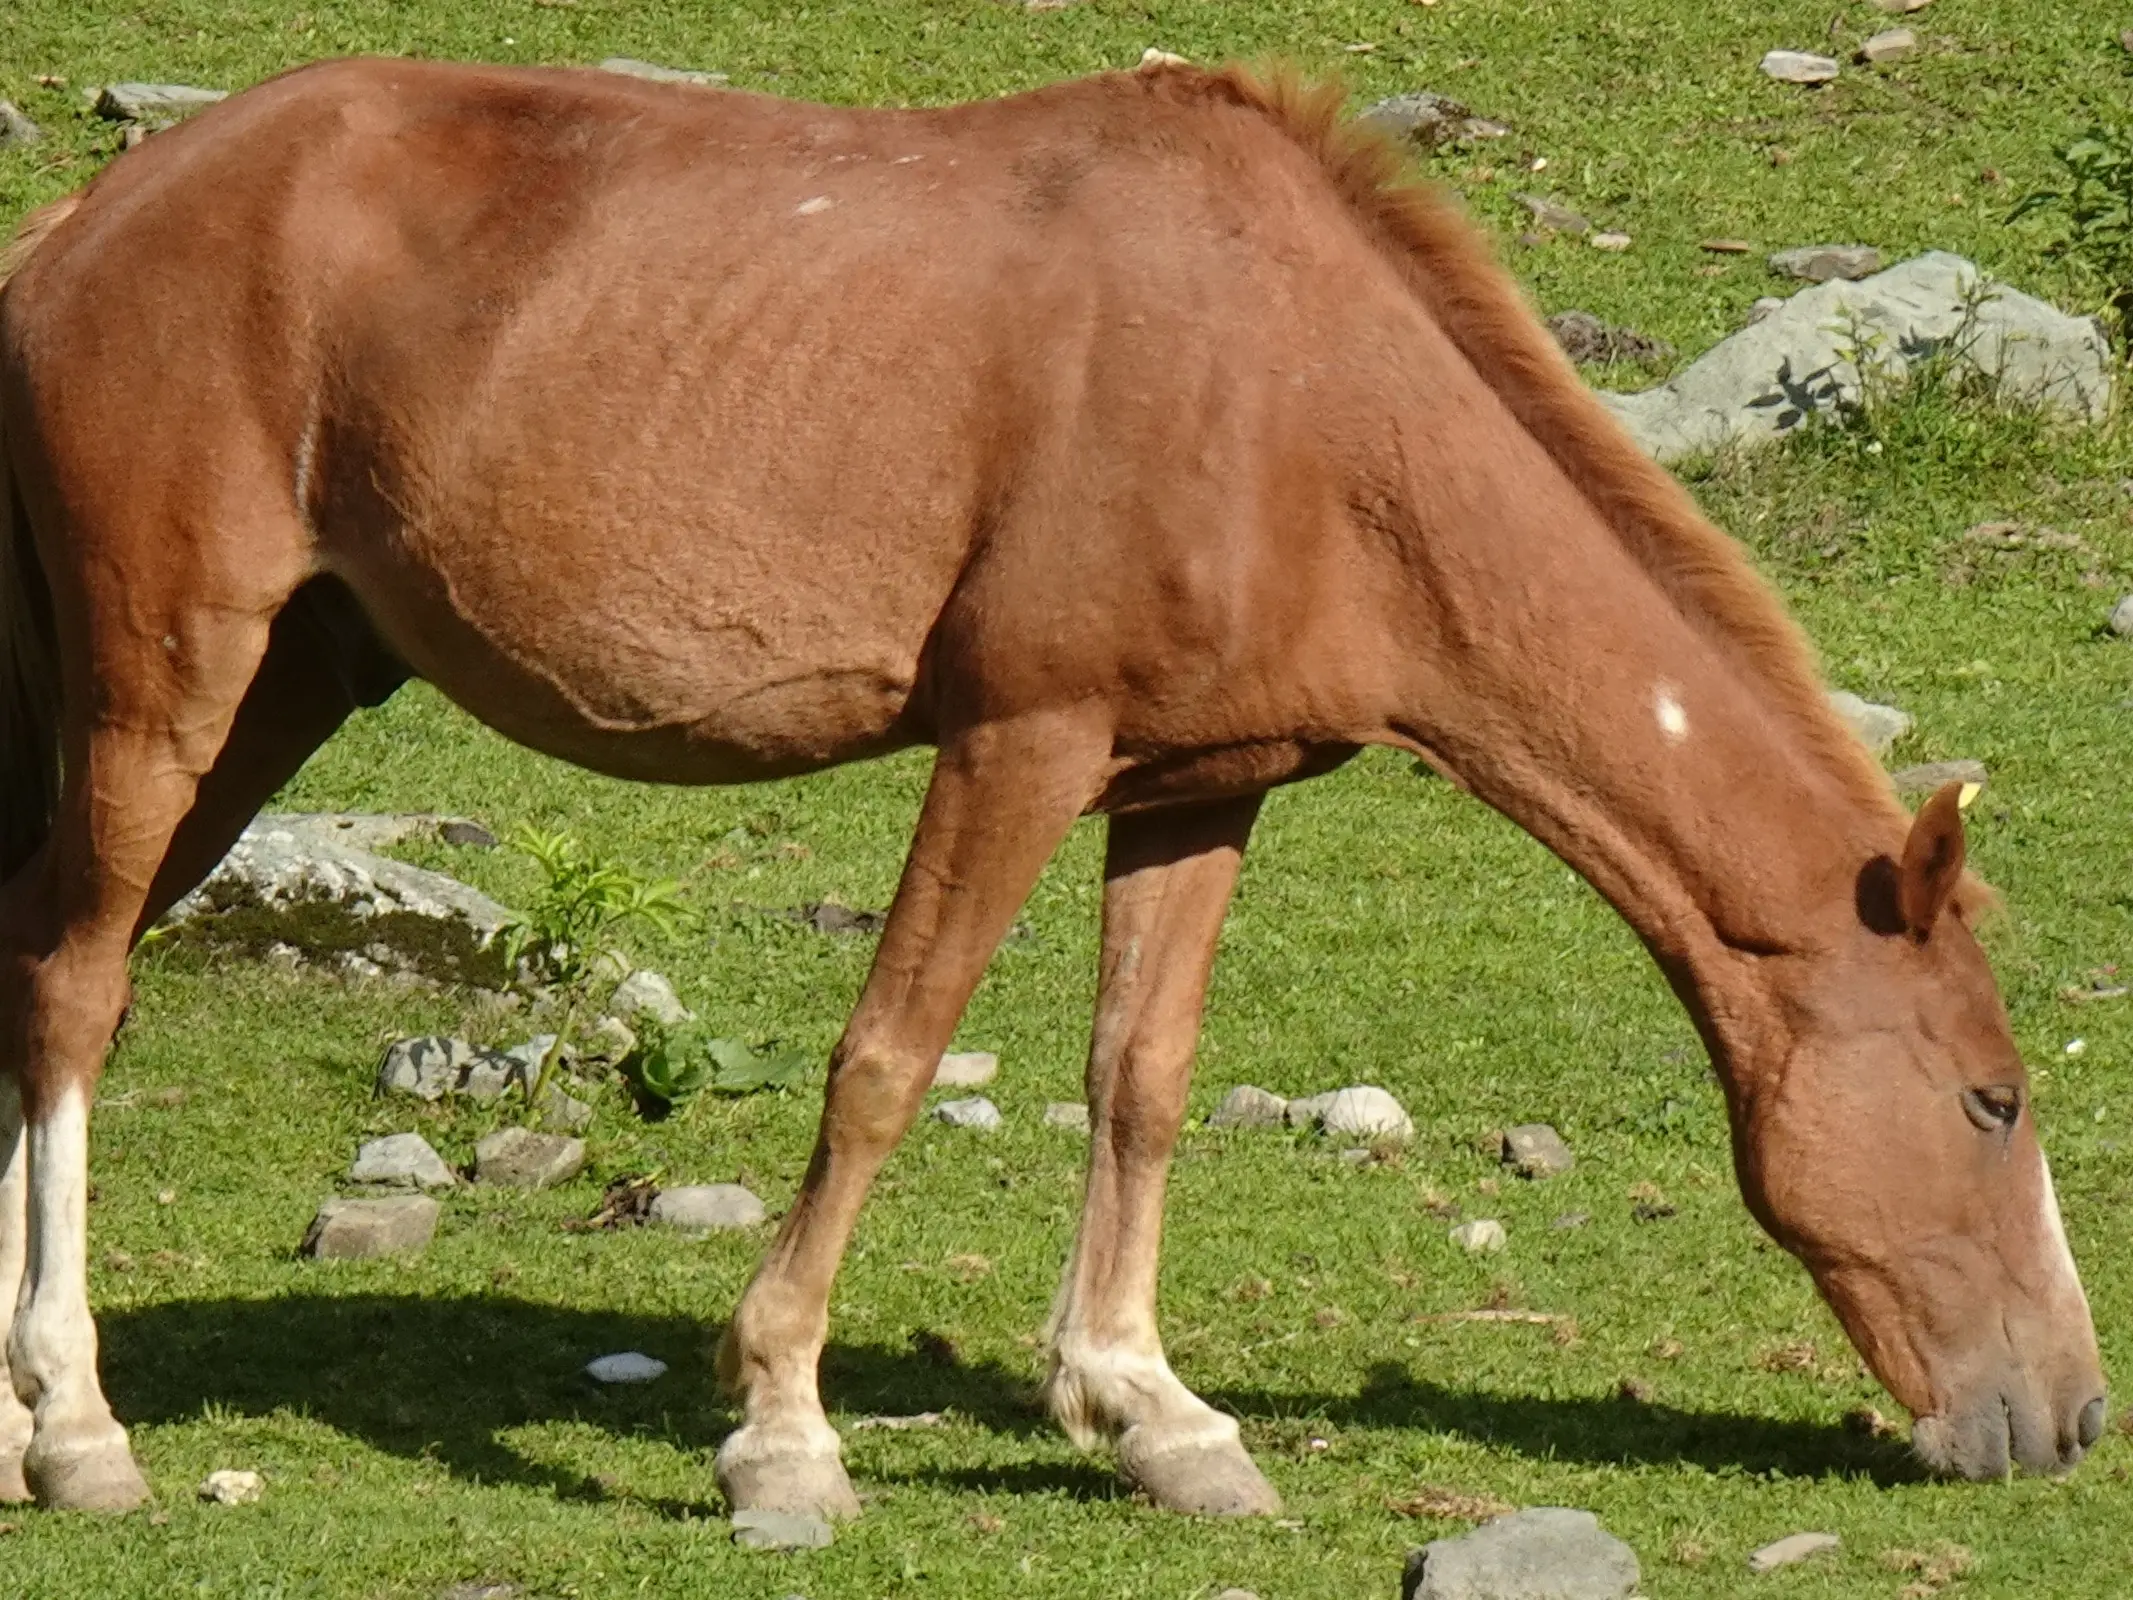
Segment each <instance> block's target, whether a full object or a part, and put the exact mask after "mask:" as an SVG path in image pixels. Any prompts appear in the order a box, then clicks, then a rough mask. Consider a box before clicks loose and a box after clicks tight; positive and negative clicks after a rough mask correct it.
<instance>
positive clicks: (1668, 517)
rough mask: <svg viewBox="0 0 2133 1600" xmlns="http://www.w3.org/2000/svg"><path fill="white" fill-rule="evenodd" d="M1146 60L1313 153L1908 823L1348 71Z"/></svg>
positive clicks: (1695, 604) (1754, 664)
mask: <svg viewBox="0 0 2133 1600" xmlns="http://www.w3.org/2000/svg"><path fill="white" fill-rule="evenodd" d="M1144 74H1145V76H1146V77H1147V79H1148V80H1149V82H1150V87H1151V88H1154V89H1156V90H1157V91H1158V92H1164V93H1168V94H1174V95H1177V96H1178V97H1180V98H1199V99H1204V100H1212V101H1216V102H1222V103H1228V104H1231V105H1238V106H1243V107H1246V108H1248V109H1250V110H1253V111H1256V112H1258V113H1260V114H1261V115H1263V116H1265V117H1266V118H1267V119H1268V120H1269V121H1271V122H1272V123H1273V124H1274V125H1275V126H1276V127H1278V128H1279V129H1280V130H1281V131H1282V132H1283V133H1284V134H1285V135H1287V137H1288V138H1289V139H1290V140H1291V141H1292V142H1293V143H1295V144H1296V145H1297V146H1298V147H1300V148H1301V149H1302V150H1304V151H1305V152H1306V153H1307V154H1308V155H1310V156H1312V157H1313V158H1314V159H1316V161H1317V162H1318V164H1319V165H1320V166H1321V167H1322V168H1324V170H1325V173H1326V176H1327V178H1328V179H1330V180H1331V182H1332V183H1333V186H1334V187H1335V188H1336V189H1337V190H1338V191H1339V192H1340V193H1341V195H1342V197H1343V198H1344V199H1345V200H1346V201H1347V203H1348V205H1349V207H1350V208H1351V209H1352V210H1353V211H1354V213H1355V214H1356V216H1357V218H1358V219H1359V220H1360V221H1361V222H1362V223H1363V224H1364V226H1365V227H1366V228H1367V229H1368V231H1369V232H1370V233H1371V234H1372V235H1373V236H1374V237H1375V238H1376V239H1377V241H1378V243H1379V244H1380V246H1381V247H1382V248H1383V249H1384V250H1385V252H1386V254H1387V256H1388V257H1389V258H1390V259H1391V260H1392V261H1393V262H1394V264H1395V265H1396V266H1398V267H1399V268H1400V270H1401V272H1402V273H1403V275H1404V276H1405V277H1406V279H1407V281H1408V283H1409V284H1410V285H1411V286H1412V288H1413V290H1414V292H1415V294H1416V295H1417V296H1419V297H1420V299H1421V301H1422V303H1423V305H1424V306H1426V307H1427V308H1428V310H1429V312H1430V314H1431V315H1432V316H1433V317H1434V318H1435V319H1436V321H1437V323H1438V325H1439V326H1440V327H1441V328H1442V329H1443V330H1444V332H1445V333H1446V334H1447V335H1448V336H1449V337H1450V338H1451V340H1452V343H1453V344H1454V345H1455V346H1456V347H1457V348H1458V350H1459V351H1460V353H1461V354H1462V355H1464V356H1465V357H1466V359H1467V360H1468V361H1469V362H1470V363H1472V365H1473V367H1474V370H1475V371H1476V372H1477V373H1478V374H1480V376H1481V379H1482V381H1483V382H1485V383H1487V384H1488V385H1489V387H1490V388H1491V389H1493V390H1494V391H1495V392H1496V394H1497V396H1498V398H1500V399H1501V400H1502V401H1503V403H1504V404H1505V405H1506V406H1507V407H1508V408H1509V409H1510V412H1511V414H1512V415H1513V416H1514V417H1516V418H1517V419H1518V421H1519V422H1520V424H1521V425H1523V426H1524V427H1525V429H1526V431H1527V432H1528V433H1530V434H1531V435H1532V436H1533V438H1534V439H1535V440H1536V441H1538V442H1539V444H1540V445H1541V447H1542V448H1543V449H1545V450H1546V451H1547V452H1548V454H1549V456H1550V457H1551V458H1552V459H1553V460H1554V461H1555V464H1556V465H1557V466H1558V467H1559V468H1561V469H1562V471H1563V473H1564V474H1565V475H1566V476H1567V477H1568V478H1569V479H1570V481H1571V482H1572V483H1573V484H1574V485H1576V487H1577V489H1578V491H1579V492H1580V493H1581V494H1582V495H1583V496H1584V497H1585V499H1586V500H1587V502H1588V503H1590V504H1591V505H1592V506H1593V507H1594V509H1595V510H1597V511H1598V512H1599V513H1600V515H1601V517H1602V518H1603V519H1604V520H1605V521H1606V523H1607V525H1608V527H1609V528H1611V529H1612V530H1613V532H1614V535H1615V537H1616V538H1617V539H1619V540H1620V541H1621V542H1622V545H1623V547H1624V548H1625V549H1626V550H1628V552H1629V553H1630V555H1631V556H1632V557H1634V558H1635V560H1636V561H1637V563H1638V565H1639V566H1641V567H1642V568H1643V569H1644V571H1645V572H1646V573H1647V574H1649V575H1650V577H1651V579H1652V581H1653V582H1655V583H1656V584H1658V586H1659V587H1660V589H1661V590H1662V591H1664V593H1665V594H1666V595H1667V597H1668V598H1669V599H1670V600H1671V601H1672V602H1673V604H1674V605H1675V607H1676V608H1677V609H1678V610H1679V611H1680V612H1681V614H1682V615H1683V616H1684V617H1686V618H1687V619H1688V620H1689V621H1690V623H1691V624H1692V625H1693V626H1695V627H1696V628H1698V629H1699V630H1701V631H1702V632H1703V633H1704V634H1705V636H1707V637H1708V638H1710V639H1711V640H1712V641H1714V642H1715V643H1716V644H1718V645H1719V647H1720V648H1721V649H1723V650H1725V651H1726V652H1727V653H1728V654H1729V655H1730V656H1732V657H1733V658H1734V659H1735V660H1736V661H1738V662H1739V663H1741V664H1742V665H1743V666H1744V667H1746V668H1747V670H1748V671H1749V672H1751V673H1752V674H1753V675H1754V678H1755V680H1756V681H1757V682H1759V683H1760V684H1762V685H1763V686H1764V688H1765V689H1766V690H1767V691H1768V693H1769V696H1770V699H1771V701H1772V702H1773V703H1774V704H1775V705H1777V706H1778V707H1780V708H1781V709H1782V711H1783V712H1784V714H1785V715H1786V717H1787V718H1788V719H1789V720H1790V722H1791V723H1792V725H1793V727H1794V728H1795V730H1796V732H1797V734H1798V736H1799V738H1800V740H1801V741H1802V743H1803V744H1805V745H1806V746H1807V748H1808V750H1809V751H1810V752H1811V753H1812V754H1813V755H1815V756H1816V757H1817V758H1819V761H1820V763H1821V765H1822V766H1823V767H1824V768H1825V769H1826V770H1827V771H1828V772H1829V773H1830V774H1831V775H1832V776H1833V777H1835V779H1836V780H1837V781H1838V782H1839V783H1841V784H1842V785H1843V786H1844V788H1845V790H1846V791H1847V792H1848V793H1849V794H1850V795H1851V797H1852V798H1853V799H1854V800H1855V801H1856V802H1857V803H1858V804H1859V805H1860V807H1862V808H1863V809H1864V810H1865V811H1866V813H1867V814H1868V815H1880V816H1883V817H1886V818H1887V819H1889V821H1890V822H1891V823H1892V824H1893V825H1894V826H1895V827H1896V828H1899V829H1900V828H1902V827H1905V826H1906V825H1907V823H1908V818H1907V817H1906V815H1905V813H1904V810H1903V808H1902V806H1901V805H1900V804H1899V803H1898V802H1897V800H1896V796H1895V791H1894V789H1893V787H1892V786H1891V784H1890V783H1889V780H1888V776H1887V775H1886V774H1885V773H1884V772H1883V771H1882V769H1881V766H1880V763H1879V762H1877V761H1875V760H1874V758H1873V756H1872V755H1871V754H1870V753H1869V752H1868V750H1867V749H1866V747H1865V746H1864V745H1863V744H1861V743H1860V741H1859V740H1858V739H1857V738H1856V737H1854V736H1853V734H1852V732H1851V730H1850V729H1849V728H1848V727H1846V726H1845V724H1844V723H1843V721H1842V720H1841V719H1840V718H1839V717H1838V716H1837V714H1836V713H1835V711H1834V710H1833V709H1832V708H1831V706H1830V704H1829V700H1828V697H1827V695H1826V694H1825V692H1824V690H1823V686H1822V680H1821V674H1820V672H1819V671H1818V670H1817V667H1816V663H1815V657H1814V652H1813V649H1812V647H1811V646H1810V645H1809V644H1808V642H1807V638H1806V636H1805V635H1804V634H1803V633H1802V632H1801V631H1800V629H1799V627H1798V625H1797V624H1796V623H1794V622H1793V620H1792V618H1791V617H1790V616H1789V615H1788V614H1787V613H1786V611H1785V609H1784V607H1783V605H1782V604H1781V603H1780V602H1779V600H1778V598H1777V596H1776V594H1775V593H1774V592H1773V591H1772V590H1771V588H1770V587H1769V585H1768V584H1767V583H1765V582H1764V581H1763V579H1762V578H1761V577H1760V576H1759V575H1758V574H1757V573H1756V571H1755V569H1754V568H1753V567H1752V566H1750V565H1749V563H1748V560H1747V557H1746V556H1745V555H1744V554H1743V553H1742V551H1741V549H1740V547H1739V546H1738V545H1736V544H1735V543H1734V542H1733V540H1732V539H1730V538H1729V537H1727V536H1726V534H1724V533H1723V532H1721V531H1720V530H1719V529H1718V528H1716V527H1714V526H1712V524H1711V523H1710V522H1709V521H1707V520H1706V519H1705V518H1704V516H1703V515H1702V513H1701V512H1699V511H1698V510H1697V508H1696V503H1695V502H1694V501H1693V500H1692V499H1691V498H1690V497H1689V494H1688V492H1687V491H1686V490H1685V489H1683V488H1682V487H1681V485H1680V484H1678V483H1676V482H1675V481H1674V479H1673V478H1672V477H1671V476H1670V475H1669V474H1668V473H1667V472H1666V470H1665V469H1664V468H1662V467H1660V466H1659V465H1658V464H1657V463H1656V462H1653V461H1652V460H1650V459H1649V458H1648V457H1646V456H1645V455H1644V454H1643V452H1642V451H1640V450H1638V449H1637V447H1636V445H1635V444H1634V443H1633V442H1632V441H1631V440H1630V439H1629V437H1628V436H1627V435H1626V434H1625V433H1624V432H1623V431H1622V428H1621V426H1620V425H1619V424H1618V423H1617V422H1616V421H1615V419H1614V418H1613V417H1612V416H1611V415H1610V414H1609V413H1608V411H1607V409H1606V408H1605V407H1604V406H1602V405H1601V404H1600V403H1599V401H1598V400H1596V399H1595V398H1594V397H1593V396H1592V394H1591V393H1590V392H1589V391H1588V390H1587V389H1586V387H1585V385H1584V383H1583V382H1582V381H1580V379H1579V377H1578V375H1577V371H1576V369H1575V368H1574V367H1572V366H1571V364H1570V362H1569V360H1568V358H1567V357H1565V356H1564V355H1563V353H1562V351H1561V350H1560V349H1559V348H1558V347H1557V345H1556V343H1555V340H1554V339H1553V338H1552V337H1551V336H1550V335H1549V334H1548V332H1547V330H1546V329H1545V328H1543V327H1542V326H1541V323H1540V320H1539V318H1538V317H1537V316H1535V315H1534V313H1533V311H1532V310H1531V308H1530V307H1529V306H1528V305H1527V304H1526V301H1525V299H1524V297H1523V296H1522V295H1521V294H1520V292H1519V290H1518V287H1517V285H1516V283H1515V282H1513V280H1512V279H1511V277H1510V275H1509V274H1508V273H1507V272H1505V271H1504V270H1503V268H1502V267H1501V266H1499V265H1498V263H1497V262H1496V260H1495V258H1494V257H1493V255H1492V254H1491V252H1490V250H1489V247H1488V245H1487V243H1486V242H1485V241H1484V240H1483V239H1482V237H1481V236H1480V235H1479V234H1478V233H1477V232H1476V230H1475V229H1474V228H1473V227H1472V226H1471V225H1469V224H1468V223H1467V222H1466V220H1465V219H1464V218H1463V217H1462V216H1461V215H1460V214H1459V212H1458V211H1457V209H1456V208H1455V206H1454V204H1453V203H1452V202H1451V201H1450V200H1448V199H1446V198H1445V197H1444V196H1442V195H1441V194H1439V193H1438V192H1437V191H1436V190H1435V189H1433V188H1430V187H1428V186H1425V185H1423V184H1419V183H1414V182H1410V181H1406V180H1404V179H1403V177H1402V175H1401V167H1402V158H1401V156H1400V153H1399V151H1398V149H1397V148H1396V147H1395V146H1394V145H1393V143H1392V141H1391V140H1390V139H1388V138H1387V137H1385V136H1384V135H1383V134H1381V133H1380V132H1378V131H1377V130H1376V129H1373V128H1370V127H1367V126H1364V125H1360V124H1357V123H1353V122H1345V121H1343V120H1342V118H1341V106H1342V103H1343V102H1344V100H1345V99H1346V94H1347V91H1346V88H1345V86H1344V85H1342V84H1341V83H1339V82H1338V81H1333V82H1322V83H1315V84H1313V83H1306V82H1305V81H1304V80H1303V79H1302V78H1301V77H1300V76H1299V75H1298V74H1296V73H1295V72H1294V71H1291V70H1278V71H1275V72H1271V73H1268V74H1265V75H1261V74H1258V73H1255V72H1252V71H1250V70H1248V69H1246V68H1244V67H1240V66H1231V67H1228V68H1225V69H1224V70H1222V71H1220V72H1206V71H1202V70H1199V69H1197V68H1192V67H1184V66H1171V65H1166V66H1156V67H1152V68H1147V69H1144ZM1899 837H1900V834H1899Z"/></svg>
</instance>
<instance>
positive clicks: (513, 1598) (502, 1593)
mask: <svg viewBox="0 0 2133 1600" xmlns="http://www.w3.org/2000/svg"><path fill="white" fill-rule="evenodd" d="M525 1592H526V1591H525V1590H523V1589H521V1588H520V1587H519V1586H518V1585H517V1584H515V1583H490V1582H488V1581H486V1580H485V1579H481V1578H476V1579H474V1580H473V1581H472V1582H470V1583H455V1584H453V1585H452V1586H451V1587H450V1588H449V1589H440V1590H439V1591H438V1592H437V1600H519V1597H520V1596H521V1595H523V1594H524V1593H525Z"/></svg>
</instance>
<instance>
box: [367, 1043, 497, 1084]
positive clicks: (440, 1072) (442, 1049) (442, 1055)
mask: <svg viewBox="0 0 2133 1600" xmlns="http://www.w3.org/2000/svg"><path fill="white" fill-rule="evenodd" d="M478 1053H479V1052H477V1051H476V1050H475V1048H474V1047H473V1046H472V1045H470V1044H468V1043H467V1042H466V1041H465V1040H464V1039H448V1038H446V1037H445V1036H444V1035H442V1034H422V1035H419V1036H418V1037H416V1038H413V1039H399V1040H396V1041H394V1042H393V1043H392V1044H390V1045H388V1046H386V1049H385V1059H384V1060H382V1061H380V1062H379V1063H378V1080H377V1085H376V1090H375V1092H376V1093H378V1094H381V1095H384V1094H411V1095H413V1096H414V1097H415V1098H416V1099H417V1100H441V1099H443V1098H444V1097H445V1096H446V1095H447V1094H450V1093H451V1092H452V1091H453V1090H454V1089H456V1088H458V1087H459V1080H460V1076H461V1075H462V1074H463V1073H464V1072H465V1071H466V1070H467V1068H468V1067H470V1066H471V1065H473V1062H474V1058H475V1056H476V1055H477V1054H478Z"/></svg>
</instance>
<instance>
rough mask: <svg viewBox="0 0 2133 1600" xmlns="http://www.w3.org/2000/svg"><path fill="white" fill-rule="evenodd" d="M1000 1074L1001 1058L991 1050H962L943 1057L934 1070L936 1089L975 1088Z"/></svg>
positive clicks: (934, 1085)
mask: <svg viewBox="0 0 2133 1600" xmlns="http://www.w3.org/2000/svg"><path fill="white" fill-rule="evenodd" d="M999 1075H1000V1058H999V1057H998V1056H996V1055H994V1054H993V1053H992V1052H991V1051H990V1050H962V1051H958V1052H956V1053H955V1054H953V1055H945V1056H942V1057H941V1064H940V1065H939V1066H938V1067H936V1068H934V1070H933V1087H934V1088H936V1089H975V1088H977V1087H978V1085H979V1084H981V1083H990V1082H992V1080H993V1079H995V1078H997V1077H998V1076H999Z"/></svg>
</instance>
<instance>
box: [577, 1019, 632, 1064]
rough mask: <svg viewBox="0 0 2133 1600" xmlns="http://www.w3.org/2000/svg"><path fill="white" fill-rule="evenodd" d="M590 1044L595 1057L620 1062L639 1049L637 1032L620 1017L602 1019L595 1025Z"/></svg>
mask: <svg viewBox="0 0 2133 1600" xmlns="http://www.w3.org/2000/svg"><path fill="white" fill-rule="evenodd" d="M589 1042H590V1043H591V1045H592V1047H593V1054H594V1055H597V1056H605V1057H606V1058H607V1059H608V1060H610V1061H620V1060H621V1059H622V1058H623V1057H624V1056H627V1055H628V1054H629V1053H630V1052H631V1051H633V1050H635V1049H636V1048H637V1030H636V1029H634V1028H632V1027H631V1026H630V1025H629V1024H628V1023H627V1022H624V1021H623V1020H622V1019H621V1018H620V1017H602V1018H601V1019H600V1020H599V1021H598V1022H596V1023H594V1024H593V1030H592V1038H591V1040H590V1041H589Z"/></svg>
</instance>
